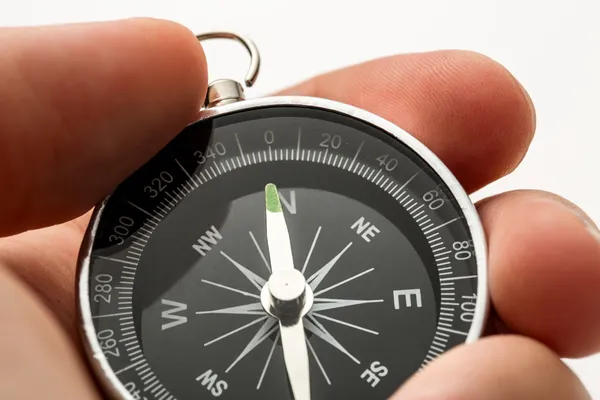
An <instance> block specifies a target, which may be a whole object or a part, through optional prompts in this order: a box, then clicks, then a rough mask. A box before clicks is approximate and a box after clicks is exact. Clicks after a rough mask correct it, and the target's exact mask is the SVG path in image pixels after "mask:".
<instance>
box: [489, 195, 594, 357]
mask: <svg viewBox="0 0 600 400" xmlns="http://www.w3.org/2000/svg"><path fill="white" fill-rule="evenodd" d="M567 204H568V203H567V202H566V200H563V199H560V198H557V196H555V195H552V194H549V193H545V192H538V191H515V192H509V193H505V194H501V195H498V196H495V197H492V198H489V199H486V200H484V201H483V202H482V203H480V204H479V205H478V209H479V213H480V215H481V218H482V222H483V225H484V229H485V232H486V235H487V238H488V246H489V254H488V257H489V265H490V272H489V281H490V293H491V298H492V303H493V304H494V308H495V312H496V313H497V315H498V316H499V317H500V318H501V319H502V321H503V323H504V324H505V325H506V327H507V328H508V329H509V330H510V331H512V332H516V333H519V334H522V335H526V336H530V337H533V338H535V339H537V340H539V341H541V342H543V343H544V344H546V345H547V346H549V347H551V348H552V349H553V350H554V351H556V352H558V354H560V355H561V356H563V357H578V356H584V355H588V354H591V353H593V352H596V351H600V240H599V238H600V235H599V234H598V231H597V230H596V228H595V226H594V225H593V223H591V222H590V221H589V220H588V217H587V216H585V214H583V212H582V211H581V210H579V209H578V208H576V207H574V206H571V205H567Z"/></svg>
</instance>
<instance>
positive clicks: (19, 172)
mask: <svg viewBox="0 0 600 400" xmlns="http://www.w3.org/2000/svg"><path fill="white" fill-rule="evenodd" d="M0 48H2V57H1V58H0V76H2V79H1V80H0V93H2V96H1V97H0V182H2V183H3V187H4V188H8V189H10V195H8V193H7V195H5V196H1V197H0V208H1V209H2V213H0V235H1V234H11V233H14V232H17V231H22V230H25V229H31V228H36V227H39V226H44V225H49V224H53V223H56V222H59V221H65V220H67V219H70V218H72V217H75V216H77V215H80V214H83V213H84V212H85V211H87V210H88V209H89V208H91V207H92V206H93V205H94V204H95V203H96V202H97V201H99V199H101V198H102V197H103V196H104V195H106V194H108V193H109V192H110V190H111V189H112V188H113V187H114V186H115V185H116V184H117V183H118V182H119V181H121V180H122V179H124V178H125V177H126V176H127V175H128V174H130V173H132V172H133V171H134V170H135V169H136V168H138V167H139V165H141V164H142V163H143V162H144V161H146V160H147V159H149V158H150V157H151V156H152V155H153V154H154V153H155V152H157V151H158V150H159V149H160V148H161V147H162V146H164V145H165V144H166V143H167V142H168V141H169V139H171V138H172V137H173V136H174V135H175V134H177V132H178V131H180V130H181V129H182V128H183V127H185V125H186V124H188V123H189V122H190V121H191V120H192V119H193V118H194V116H195V115H196V113H197V111H198V109H199V107H200V106H201V102H202V99H203V97H204V93H205V90H206V63H205V59H204V53H203V51H202V48H201V46H200V44H199V43H198V41H197V40H196V38H195V36H194V35H193V34H192V33H191V32H190V31H188V30H187V29H185V28H183V27H182V26H180V25H178V24H175V23H171V22H166V21H160V20H150V19H132V20H124V21H117V22H102V23H93V24H75V25H67V26H53V27H40V28H6V29H0Z"/></svg>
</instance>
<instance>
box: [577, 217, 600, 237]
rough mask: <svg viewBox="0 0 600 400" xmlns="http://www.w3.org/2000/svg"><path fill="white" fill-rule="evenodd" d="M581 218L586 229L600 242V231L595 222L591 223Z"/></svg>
mask: <svg viewBox="0 0 600 400" xmlns="http://www.w3.org/2000/svg"><path fill="white" fill-rule="evenodd" d="M579 218H580V219H581V220H582V221H583V224H584V225H585V227H586V229H587V230H588V232H589V233H590V234H591V235H592V236H593V237H594V239H596V240H597V241H598V242H600V231H599V230H598V227H597V226H596V225H595V224H594V223H593V222H591V221H590V220H589V218H583V217H581V216H579Z"/></svg>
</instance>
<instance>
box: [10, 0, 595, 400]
mask: <svg viewBox="0 0 600 400" xmlns="http://www.w3.org/2000/svg"><path fill="white" fill-rule="evenodd" d="M352 3H354V5H351V4H352ZM597 7H598V6H597V3H596V2H595V1H593V0H587V1H584V0H579V1H573V0H571V1H569V2H566V1H557V0H544V1H542V0H535V1H534V0H530V1H524V0H518V1H517V0H502V1H495V0H472V1H465V0H452V1H447V0H439V1H426V0H419V1H416V0H413V1H410V2H409V1H401V0H394V1H391V0H390V1H376V0H369V1H360V2H359V1H354V2H352V1H349V0H346V1H333V0H316V1H315V0H310V1H309V0H302V1H293V2H292V1H289V2H288V1H283V0H279V1H275V0H272V1H267V0H261V1H259V0H243V1H233V0H227V1H223V0H222V1H217V0H214V1H209V0H195V1H183V0H181V1H174V0H169V1H167V0H162V1H151V0H136V1H133V0H103V1H84V0H79V1H75V0H73V1H68V0H52V1H48V0H37V1H34V0H30V1H25V0H10V1H8V0H0V26H10V25H37V24H47V23H62V22H74V21H92V20H106V19H116V18H123V17H133V16H151V17H157V18H165V19H171V20H175V21H178V22H180V23H182V24H184V25H186V26H187V27H189V28H190V29H192V30H193V31H195V32H197V33H200V32H205V31H210V30H216V29H219V30H221V29H225V30H232V31H235V32H239V33H243V34H247V35H249V36H250V37H251V38H252V39H253V40H254V41H255V42H256V43H257V45H258V46H259V48H260V51H261V55H262V59H263V64H262V68H261V74H260V76H259V80H258V81H257V85H256V88H253V89H252V90H250V91H249V92H248V94H249V96H251V97H252V96H259V95H263V94H267V93H269V92H271V91H273V90H276V89H279V88H282V87H285V86H288V85H290V84H292V83H294V82H296V81H299V80H303V79H305V78H307V77H309V76H311V75H313V74H316V73H320V72H324V71H327V70H331V69H335V68H339V67H342V66H345V65H349V64H353V63H357V62H361V61H365V60H368V59H372V58H377V57H381V56H385V55H389V54H394V53H405V52H421V51H428V50H437V49H449V48H455V49H458V48H460V49H470V50H475V51H479V52H481V53H484V54H486V55H488V56H490V57H492V58H494V59H496V60H497V61H499V62H501V63H502V64H504V65H505V66H506V67H507V68H508V69H509V70H510V71H511V72H512V73H513V74H514V75H515V76H516V77H517V79H519V81H520V82H521V83H522V84H523V85H524V86H525V88H526V89H527V90H528V91H529V93H530V94H531V97H532V99H533V101H534V103H535V105H536V109H537V136H536V137H535V139H534V142H533V144H532V146H531V149H530V152H529V154H528V156H527V157H526V158H525V160H524V161H523V163H522V165H521V166H520V167H519V169H518V170H517V171H516V172H514V173H513V174H512V175H510V176H509V177H507V178H504V179H502V180H501V181H499V182H497V183H496V184H493V185H490V186H489V187H487V188H485V189H484V190H482V191H480V192H479V193H477V194H476V195H475V196H474V200H477V199H479V198H481V197H483V196H487V195H489V194H492V193H496V192H499V191H503V190H506V189H514V188H538V189H545V190H550V191H554V192H556V193H559V194H561V195H562V196H564V197H566V198H568V199H570V200H571V201H573V202H575V203H577V204H579V205H580V206H581V207H582V208H583V209H585V210H586V211H587V212H588V213H589V214H590V215H591V216H592V218H594V220H596V221H600V201H599V200H600V190H599V189H598V188H597V186H598V182H597V180H596V179H595V178H596V172H597V171H598V170H600V157H599V156H598V148H599V146H600V139H599V138H598V137H599V134H600V119H599V118H598V115H599V114H600V113H599V112H598V108H599V107H600V99H599V98H598V94H599V93H600V43H599V42H600V24H599V23H598V20H597V14H598V8H597ZM213 43H216V44H218V46H219V47H218V49H219V51H218V52H217V51H215V50H214V49H215V47H214V45H213ZM238 46H239V45H237V44H236V43H226V42H221V41H211V42H208V43H207V44H206V47H207V55H208V59H209V67H210V75H211V78H216V77H222V76H227V77H230V76H232V75H233V76H234V77H240V78H241V76H242V75H243V73H244V72H245V68H246V61H247V58H246V56H245V54H244V53H243V50H242V48H241V47H238ZM1 56H2V54H1V49H0V57H1ZM567 362H568V364H569V365H570V366H571V367H572V368H573V369H574V370H575V371H576V372H577V373H578V374H579V376H580V377H581V379H582V380H583V381H584V383H585V385H586V386H587V388H588V389H589V391H590V392H591V393H592V398H594V399H600V356H596V357H592V358H588V359H583V360H576V361H572V360H567Z"/></svg>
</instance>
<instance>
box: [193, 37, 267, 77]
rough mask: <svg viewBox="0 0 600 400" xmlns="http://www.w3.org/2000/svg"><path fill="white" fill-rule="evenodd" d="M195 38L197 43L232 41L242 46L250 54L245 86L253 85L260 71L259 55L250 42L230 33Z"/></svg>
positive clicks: (245, 38)
mask: <svg viewBox="0 0 600 400" xmlns="http://www.w3.org/2000/svg"><path fill="white" fill-rule="evenodd" d="M196 38H197V39H198V40H199V41H203V40H207V39H233V40H237V41H238V42H240V43H241V44H243V45H244V47H245V48H246V50H248V53H250V67H249V68H248V72H246V79H245V82H246V86H247V87H250V86H252V85H253V84H254V82H255V81H256V78H257V76H258V71H259V69H260V55H259V54H258V48H257V47H256V45H255V44H254V42H252V40H250V39H248V38H247V37H245V36H241V35H237V34H235V33H231V32H207V33H202V34H199V35H196Z"/></svg>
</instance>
